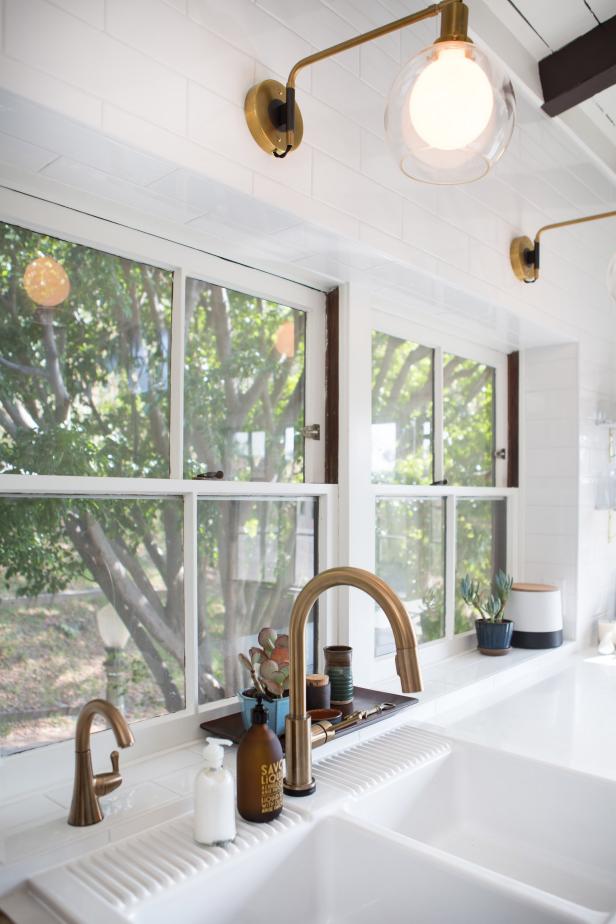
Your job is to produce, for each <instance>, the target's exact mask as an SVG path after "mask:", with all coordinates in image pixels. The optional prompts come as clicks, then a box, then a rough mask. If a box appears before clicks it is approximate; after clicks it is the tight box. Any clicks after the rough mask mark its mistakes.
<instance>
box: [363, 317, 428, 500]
mask: <svg viewBox="0 0 616 924" xmlns="http://www.w3.org/2000/svg"><path fill="white" fill-rule="evenodd" d="M433 366H434V350H432V349H430V348H429V347H424V346H421V345H419V344H417V343H411V342H410V341H409V340H400V339H398V338H397V337H391V336H389V334H384V333H382V332H381V331H373V332H372V480H373V482H377V483H380V484H430V483H431V482H432V444H433V431H434V424H433V415H434V394H433Z"/></svg>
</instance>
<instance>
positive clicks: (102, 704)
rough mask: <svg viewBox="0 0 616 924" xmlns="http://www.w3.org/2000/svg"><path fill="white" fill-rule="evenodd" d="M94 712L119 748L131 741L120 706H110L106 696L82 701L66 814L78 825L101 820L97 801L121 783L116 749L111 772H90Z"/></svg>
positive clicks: (70, 823) (129, 731)
mask: <svg viewBox="0 0 616 924" xmlns="http://www.w3.org/2000/svg"><path fill="white" fill-rule="evenodd" d="M97 714H98V715H102V716H104V717H105V718H106V719H107V721H108V722H109V725H110V726H111V728H112V729H113V731H114V734H115V737H116V741H117V742H118V745H119V746H120V747H121V748H127V747H130V746H131V745H132V744H134V738H133V736H132V733H131V730H130V728H129V727H128V725H127V724H126V719H125V718H124V716H123V715H122V713H121V712H120V710H119V709H117V708H116V707H115V706H112V705H111V703H109V702H107V700H106V699H92V700H90V702H89V703H86V704H85V706H84V707H83V709H82V710H81V712H80V713H79V718H78V719H77V728H76V730H75V779H74V782H73V800H72V802H71V810H70V812H69V816H68V823H69V825H75V826H77V827H83V826H85V825H95V824H97V823H98V822H99V821H102V820H103V817H104V816H103V810H102V809H101V807H100V803H99V801H98V800H99V797H100V796H106V795H107V794H108V793H110V792H113V790H114V789H117V788H118V786H120V785H121V783H122V774H121V773H120V766H119V761H120V755H119V753H118V751H112V752H111V772H110V773H97V774H94V773H93V771H92V755H91V753H90V732H91V728H92V720H93V718H94V716H95V715H97Z"/></svg>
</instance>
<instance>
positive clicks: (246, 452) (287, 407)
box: [184, 279, 306, 481]
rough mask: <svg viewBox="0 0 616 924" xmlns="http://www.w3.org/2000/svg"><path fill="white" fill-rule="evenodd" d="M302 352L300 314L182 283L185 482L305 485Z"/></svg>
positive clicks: (194, 283) (302, 321) (193, 281)
mask: <svg viewBox="0 0 616 924" xmlns="http://www.w3.org/2000/svg"><path fill="white" fill-rule="evenodd" d="M305 353H306V315H305V312H303V311H297V310H295V309H294V308H287V307H285V306H284V305H279V304H277V303H276V302H271V301H268V300H266V299H264V298H257V297H256V296H253V295H245V294H244V293H243V292H234V291H233V290H232V289H224V288H221V287H220V286H216V285H212V284H211V283H207V282H200V281H198V280H196V279H189V280H188V281H187V285H186V366H185V373H184V376H185V378H184V418H185V422H184V457H185V458H184V472H185V475H186V477H188V478H193V477H194V476H195V475H196V474H198V473H199V472H203V471H205V470H208V471H216V470H222V471H223V472H224V477H225V479H227V480H240V481H303V480H304V440H303V437H302V435H301V433H300V429H301V428H302V427H303V426H304V388H305V381H304V380H305Z"/></svg>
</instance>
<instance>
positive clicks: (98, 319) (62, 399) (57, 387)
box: [0, 223, 173, 478]
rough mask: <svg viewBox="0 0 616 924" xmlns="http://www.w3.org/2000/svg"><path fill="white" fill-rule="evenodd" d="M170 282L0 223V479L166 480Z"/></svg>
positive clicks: (151, 269) (168, 276)
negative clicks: (60, 278)
mask: <svg viewBox="0 0 616 924" xmlns="http://www.w3.org/2000/svg"><path fill="white" fill-rule="evenodd" d="M42 257H44V258H46V260H47V263H46V265H45V266H44V267H43V268H42V269H41V268H40V266H39V270H38V273H37V271H36V267H34V269H33V261H35V260H38V261H40V259H41V258H42ZM50 261H53V262H50ZM58 264H59V267H60V269H58ZM62 271H64V273H65V274H66V277H67V278H68V286H65V288H64V289H63V291H58V290H57V285H55V282H56V281H57V273H58V272H60V273H61V272H62ZM32 273H34V276H32ZM28 274H29V275H28ZM33 283H34V284H33ZM36 283H42V285H37V284H36ZM172 283H173V274H172V273H170V272H169V271H167V270H163V269H160V268H158V267H155V266H149V265H146V264H144V263H138V262H135V261H134V260H128V259H126V258H124V257H118V256H114V255H113V254H109V253H105V252H104V251H102V250H95V249H94V248H92V247H84V246H83V245H81V244H74V243H71V242H69V241H64V240H60V239H59V238H55V237H50V236H48V235H43V234H38V233H37V232H35V231H29V230H27V229H25V228H21V227H18V226H17V225H9V224H5V223H0V302H1V304H2V310H1V311H0V344H1V346H0V471H2V472H4V473H24V474H30V473H33V474H39V475H43V474H61V475H95V476H116V477H133V476H139V477H158V478H161V477H168V475H169V360H170V346H171V344H170V339H171V334H170V330H171V299H172ZM67 290H68V291H67ZM54 295H55V297H54ZM31 296H32V297H31ZM49 296H50V297H49ZM58 298H62V301H61V302H60V303H59V304H57V305H56V306H55V307H45V306H44V304H42V303H46V304H47V303H48V302H49V301H56V300H57V299H58Z"/></svg>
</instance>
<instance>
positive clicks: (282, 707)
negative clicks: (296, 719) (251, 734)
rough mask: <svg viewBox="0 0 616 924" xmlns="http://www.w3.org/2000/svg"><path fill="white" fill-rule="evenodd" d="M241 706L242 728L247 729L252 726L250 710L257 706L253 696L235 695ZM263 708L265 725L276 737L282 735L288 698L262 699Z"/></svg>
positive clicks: (287, 710) (287, 711)
mask: <svg viewBox="0 0 616 924" xmlns="http://www.w3.org/2000/svg"><path fill="white" fill-rule="evenodd" d="M237 695H238V697H239V700H240V703H241V704H242V721H243V723H244V728H246V729H248V728H250V726H251V725H252V710H253V709H254V708H255V706H256V705H257V700H256V699H255V697H254V696H246V694H245V693H238V694H237ZM263 708H264V709H265V711H266V712H267V724H268V726H269V727H270V728H271V730H272V731H273V732H274V734H276V735H284V723H285V719H286V717H287V716H288V714H289V697H288V696H283V697H282V699H273V700H269V699H264V700H263Z"/></svg>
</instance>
